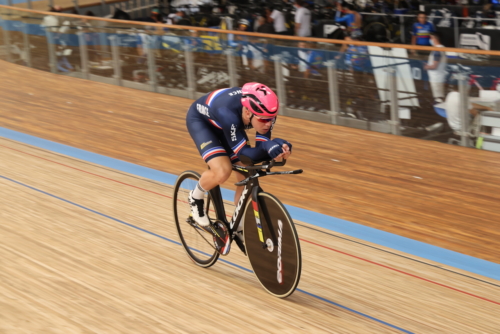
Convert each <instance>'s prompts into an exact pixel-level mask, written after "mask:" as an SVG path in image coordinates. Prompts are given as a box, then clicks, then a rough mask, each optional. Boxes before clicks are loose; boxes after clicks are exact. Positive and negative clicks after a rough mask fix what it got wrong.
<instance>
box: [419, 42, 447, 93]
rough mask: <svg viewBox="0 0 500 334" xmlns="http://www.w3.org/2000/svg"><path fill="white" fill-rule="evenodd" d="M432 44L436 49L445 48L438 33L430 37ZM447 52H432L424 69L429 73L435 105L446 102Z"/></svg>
mask: <svg viewBox="0 0 500 334" xmlns="http://www.w3.org/2000/svg"><path fill="white" fill-rule="evenodd" d="M430 44H431V45H433V46H435V47H441V48H442V47H444V46H443V45H442V44H441V43H440V42H439V37H438V35H437V33H432V34H431V37H430ZM446 63H447V59H446V52H444V51H432V52H431V54H430V55H429V60H428V62H427V64H426V65H425V66H424V68H425V69H426V70H427V71H428V72H427V74H428V75H429V83H430V85H431V89H432V96H433V97H434V102H435V103H441V102H443V101H444V96H445V95H444V84H445V82H446V74H447V72H446Z"/></svg>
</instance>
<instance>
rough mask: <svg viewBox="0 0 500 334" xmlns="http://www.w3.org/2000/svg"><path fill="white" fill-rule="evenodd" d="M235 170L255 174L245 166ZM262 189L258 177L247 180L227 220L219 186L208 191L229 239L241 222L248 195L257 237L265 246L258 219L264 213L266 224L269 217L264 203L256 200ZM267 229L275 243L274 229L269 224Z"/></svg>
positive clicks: (254, 171)
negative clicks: (257, 233)
mask: <svg viewBox="0 0 500 334" xmlns="http://www.w3.org/2000/svg"><path fill="white" fill-rule="evenodd" d="M234 170H235V171H237V172H240V173H242V174H244V175H245V176H253V175H255V174H257V171H256V170H251V171H249V170H247V169H245V167H241V168H240V167H238V168H236V169H234ZM261 191H262V188H261V187H260V185H259V180H258V178H255V179H252V180H249V181H248V182H247V183H246V185H245V188H244V189H243V192H242V193H241V196H240V199H239V201H238V203H237V205H236V207H235V209H234V214H233V216H232V218H231V220H230V221H228V220H227V218H226V210H225V209H224V202H223V199H222V194H221V190H220V187H219V186H217V187H215V188H213V189H212V190H211V191H210V196H211V197H212V202H213V203H214V207H215V212H216V213H217V219H218V220H220V221H222V222H224V224H226V226H227V229H228V231H229V235H230V236H231V240H233V239H234V235H235V232H236V231H237V229H238V226H239V225H240V223H241V219H242V218H243V214H244V213H245V210H244V206H245V204H246V203H247V202H248V199H249V198H250V196H251V197H252V208H253V210H254V215H255V220H256V227H257V230H258V232H259V239H260V241H261V242H262V244H263V247H267V246H265V245H266V243H265V239H264V231H263V230H262V225H261V220H260V213H263V214H264V217H265V218H266V221H267V222H268V224H270V222H271V221H270V219H269V212H267V209H266V208H265V204H264V203H260V201H259V200H258V194H259V193H260V192H261ZM269 231H271V236H272V240H273V243H275V244H276V236H275V235H274V234H275V233H274V230H273V229H272V227H271V226H269Z"/></svg>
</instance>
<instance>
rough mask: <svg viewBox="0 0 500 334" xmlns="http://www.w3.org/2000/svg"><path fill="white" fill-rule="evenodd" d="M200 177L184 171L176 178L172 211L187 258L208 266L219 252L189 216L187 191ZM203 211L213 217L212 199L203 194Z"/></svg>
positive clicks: (215, 259)
mask: <svg viewBox="0 0 500 334" xmlns="http://www.w3.org/2000/svg"><path fill="white" fill-rule="evenodd" d="M199 179H200V174H198V173H196V172H193V171H185V172H184V173H182V174H181V175H179V177H178V178H177V181H176V182H175V186H174V196H173V200H172V201H173V211H174V220H175V225H176V226H177V232H178V233H179V238H180V239H181V243H182V246H183V247H184V250H185V251H186V253H187V255H188V256H189V258H190V259H191V260H192V261H193V262H194V263H196V264H197V265H198V266H200V267H204V268H208V267H210V266H212V265H213V264H214V263H215V262H216V261H217V259H218V258H219V252H218V251H217V250H216V249H215V246H214V244H213V236H212V235H211V234H209V233H207V232H205V231H204V230H203V229H201V228H200V227H199V226H198V225H197V224H196V223H195V222H194V220H193V219H192V218H191V216H190V214H191V207H190V206H189V201H188V197H189V192H190V191H191V190H193V189H194V188H195V186H196V184H197V183H198V181H199ZM205 211H206V212H207V214H208V217H209V218H213V217H215V212H214V211H213V201H211V200H210V199H209V197H208V196H207V195H205Z"/></svg>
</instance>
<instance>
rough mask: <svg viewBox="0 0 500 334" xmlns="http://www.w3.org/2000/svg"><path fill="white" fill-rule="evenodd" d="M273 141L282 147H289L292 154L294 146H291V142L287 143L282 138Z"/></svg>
mask: <svg viewBox="0 0 500 334" xmlns="http://www.w3.org/2000/svg"><path fill="white" fill-rule="evenodd" d="M272 141H274V142H276V143H278V144H280V146H281V147H283V145H285V144H286V145H287V146H288V149H289V151H290V152H291V151H292V144H290V143H289V142H287V141H286V140H284V139H281V138H274V139H273V140H272Z"/></svg>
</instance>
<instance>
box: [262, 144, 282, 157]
mask: <svg viewBox="0 0 500 334" xmlns="http://www.w3.org/2000/svg"><path fill="white" fill-rule="evenodd" d="M261 145H262V147H263V148H264V149H265V150H266V151H267V154H269V156H270V157H271V158H272V159H274V158H276V157H278V156H279V155H280V154H282V153H283V148H282V147H281V146H282V145H281V144H279V143H277V142H275V141H274V140H270V141H265V142H262V144H261Z"/></svg>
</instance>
